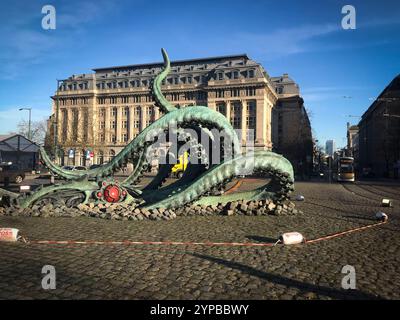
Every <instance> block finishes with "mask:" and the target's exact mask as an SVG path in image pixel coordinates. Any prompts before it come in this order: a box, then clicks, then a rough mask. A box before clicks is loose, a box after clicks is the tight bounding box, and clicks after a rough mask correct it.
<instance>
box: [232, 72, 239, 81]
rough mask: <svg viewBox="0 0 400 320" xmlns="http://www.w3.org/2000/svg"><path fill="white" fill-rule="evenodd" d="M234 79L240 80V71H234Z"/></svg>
mask: <svg viewBox="0 0 400 320" xmlns="http://www.w3.org/2000/svg"><path fill="white" fill-rule="evenodd" d="M233 79H239V72H238V71H234V72H233Z"/></svg>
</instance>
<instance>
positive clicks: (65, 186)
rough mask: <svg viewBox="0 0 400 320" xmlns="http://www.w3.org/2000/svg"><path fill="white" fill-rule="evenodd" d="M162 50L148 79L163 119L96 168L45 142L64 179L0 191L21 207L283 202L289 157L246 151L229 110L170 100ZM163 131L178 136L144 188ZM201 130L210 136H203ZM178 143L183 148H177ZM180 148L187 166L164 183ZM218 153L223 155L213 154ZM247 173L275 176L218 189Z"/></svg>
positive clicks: (290, 170)
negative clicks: (74, 167)
mask: <svg viewBox="0 0 400 320" xmlns="http://www.w3.org/2000/svg"><path fill="white" fill-rule="evenodd" d="M161 51H162V55H163V59H164V67H163V70H162V71H161V72H160V73H159V74H158V75H157V76H156V78H155V79H154V81H153V82H152V83H151V89H152V94H153V96H154V100H155V103H156V106H157V107H158V108H160V111H161V112H162V113H163V115H162V116H161V117H160V118H159V119H158V120H156V121H155V122H153V123H151V124H150V125H149V126H147V127H146V128H145V129H144V130H143V131H142V132H140V133H139V134H138V135H137V136H136V137H135V138H134V139H133V140H132V141H131V142H130V143H129V144H128V145H127V146H126V147H125V148H124V149H123V150H122V151H121V152H119V153H118V154H117V155H116V156H115V157H114V158H113V159H112V160H111V161H110V162H108V163H107V164H104V165H102V166H99V167H97V168H95V169H91V170H85V171H70V170H65V169H63V168H61V167H60V166H58V165H56V164H54V163H53V162H52V161H51V159H50V158H49V156H48V154H47V153H46V151H45V150H44V149H43V148H41V149H40V155H41V158H42V161H43V163H44V164H45V165H46V166H47V168H48V169H49V170H50V171H51V172H52V173H53V174H54V175H57V176H58V177H59V178H62V179H63V181H62V182H61V183H58V184H55V185H49V186H45V187H40V188H38V189H37V190H35V191H33V192H32V193H30V194H16V193H12V192H9V191H6V190H4V189H0V195H2V196H3V197H7V198H9V200H10V201H9V203H10V204H11V205H13V206H16V207H19V208H28V207H30V206H33V205H35V204H40V203H42V204H43V203H46V202H52V203H62V204H63V205H66V206H67V207H72V206H77V205H79V204H80V203H83V204H89V203H95V204H99V203H107V202H108V203H125V204H129V203H133V202H135V203H140V206H141V207H142V208H147V209H154V208H164V209H174V208H178V207H182V206H185V205H189V204H195V205H196V204H200V205H203V204H205V205H217V204H226V203H228V202H230V201H239V200H244V201H253V200H265V199H268V200H272V201H274V202H282V201H284V200H285V199H287V198H288V195H289V193H290V192H291V191H293V182H294V177H293V168H292V165H291V163H290V162H289V161H288V160H287V159H286V158H284V157H283V156H281V155H278V154H276V153H273V152H270V151H254V152H247V153H245V154H243V153H242V149H241V146H240V143H239V138H238V135H237V134H236V132H235V130H234V129H233V127H232V126H231V124H230V122H229V120H228V119H227V118H226V117H225V116H224V115H222V114H221V113H219V112H217V111H215V110H212V109H210V108H208V107H206V106H187V107H183V108H178V107H175V106H173V105H172V104H171V103H170V102H169V101H167V99H166V98H165V97H164V95H163V93H162V91H161V84H162V81H163V80H164V79H165V78H166V76H167V74H168V73H169V72H170V69H171V67H170V60H169V58H168V55H167V53H166V51H165V50H164V49H162V50H161ZM221 132H223V133H224V134H223V137H222V138H221V135H219V134H216V133H221ZM194 133H195V134H194ZM165 134H169V135H171V134H173V135H175V137H177V139H176V141H173V140H174V139H170V140H169V141H167V144H166V145H167V153H166V159H167V160H168V161H166V162H165V163H163V164H160V165H159V170H158V173H157V174H156V176H155V177H154V179H153V180H152V181H151V182H150V183H149V184H148V185H147V186H145V187H144V188H141V189H139V187H138V183H139V181H140V178H141V177H142V176H143V174H144V172H145V171H147V170H148V168H149V165H150V164H149V162H150V160H149V153H150V149H151V148H154V145H156V144H157V143H159V142H160V141H158V140H159V139H160V136H161V135H165ZM199 136H202V137H206V138H205V139H201V141H199V139H198V137H199ZM167 140H168V139H167ZM204 140H205V141H204ZM205 142H207V143H205ZM222 142H223V143H222ZM209 146H211V147H209ZM177 147H180V148H179V151H178V148H177ZM182 150H184V151H185V152H188V154H189V164H188V166H187V168H186V170H185V171H184V174H183V176H182V177H181V178H180V179H178V180H177V181H175V182H173V183H172V184H169V185H165V181H166V178H167V177H168V176H169V175H170V173H171V168H172V166H173V165H174V163H175V162H174V161H176V159H178V157H179V154H181V153H182ZM216 154H218V155H221V154H222V155H223V156H219V157H215V155H216ZM216 158H218V159H216ZM215 159H216V160H215ZM129 162H130V163H132V164H133V170H132V173H131V174H130V175H129V176H128V177H127V178H126V179H125V180H123V181H117V180H116V179H115V178H114V177H113V174H114V172H116V171H118V170H120V169H121V168H122V167H123V166H125V165H126V164H127V163H129ZM249 174H258V175H264V176H268V177H269V178H270V179H268V180H267V183H266V184H265V185H264V186H262V187H258V188H256V189H254V190H251V191H244V192H236V193H229V194H224V193H223V192H218V191H221V190H223V189H224V187H225V186H226V185H227V184H228V183H229V182H230V181H232V179H234V178H236V177H238V176H243V175H249Z"/></svg>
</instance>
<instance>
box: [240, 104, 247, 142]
mask: <svg viewBox="0 0 400 320" xmlns="http://www.w3.org/2000/svg"><path fill="white" fill-rule="evenodd" d="M240 104H241V105H242V109H241V120H242V128H241V129H242V145H245V144H246V142H247V137H246V133H247V122H246V116H247V102H246V101H244V100H241V101H240Z"/></svg>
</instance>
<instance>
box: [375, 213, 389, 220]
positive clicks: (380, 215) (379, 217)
mask: <svg viewBox="0 0 400 320" xmlns="http://www.w3.org/2000/svg"><path fill="white" fill-rule="evenodd" d="M375 218H376V220H379V221H386V220H387V219H388V216H387V214H386V213H384V212H381V211H379V212H377V213H376V215H375Z"/></svg>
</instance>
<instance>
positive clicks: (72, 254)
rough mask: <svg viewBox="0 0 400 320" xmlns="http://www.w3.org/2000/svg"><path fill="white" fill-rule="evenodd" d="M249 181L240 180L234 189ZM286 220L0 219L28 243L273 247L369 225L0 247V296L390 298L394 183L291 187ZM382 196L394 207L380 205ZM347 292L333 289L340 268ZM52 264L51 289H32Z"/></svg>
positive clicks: (397, 249) (254, 237)
mask: <svg viewBox="0 0 400 320" xmlns="http://www.w3.org/2000/svg"><path fill="white" fill-rule="evenodd" d="M249 184H254V185H255V184H257V180H254V179H252V180H249V181H248V182H247V183H244V184H243V187H244V188H245V187H247V186H248V185H249ZM297 193H300V194H303V195H304V196H305V199H306V200H305V201H304V202H296V205H297V207H298V208H299V209H301V210H302V211H303V213H301V214H297V215H295V216H261V217H259V216H256V217H254V216H201V217H178V218H177V219H175V220H171V221H127V222H122V221H113V220H103V219H94V218H47V219H46V218H23V217H0V227H16V228H19V229H20V230H21V232H22V233H23V234H24V235H26V236H27V237H28V238H29V239H32V240H127V239H129V240H147V241H164V240H170V241H216V242H220V241H224V242H227V241H234V242H249V241H251V242H272V241H275V239H276V238H277V236H278V235H280V234H282V233H284V232H289V231H298V232H301V233H302V234H303V235H305V236H306V238H308V239H312V238H316V237H319V236H323V235H327V234H331V233H334V232H338V231H344V230H347V229H350V228H352V227H357V226H362V225H366V224H371V223H374V220H373V219H372V217H373V216H374V214H375V212H377V211H378V210H382V209H384V210H383V211H384V212H386V213H388V214H389V217H390V219H389V222H388V223H387V224H385V225H383V226H378V227H375V228H371V229H368V230H366V231H362V232H357V233H352V234H348V235H345V236H342V237H338V238H335V239H331V240H327V241H322V242H318V243H314V244H305V245H295V246H276V247H212V246H205V247H199V246H196V247H195V246H154V245H153V246H151V245H138V246H127V245H119V246H117V245H114V246H113V245H68V246H67V245H37V244H23V243H0V299H31V298H33V299H376V298H378V299H379V298H381V299H399V298H400V290H399V289H400V275H399V273H398V270H399V269H398V266H399V264H400V237H399V230H400V223H399V217H400V209H399V208H400V207H399V204H400V187H399V186H395V185H384V184H383V185H382V184H381V185H380V184H368V183H363V184H343V185H342V184H326V183H316V182H298V183H296V192H295V193H294V194H297ZM384 196H386V197H389V198H391V199H393V200H394V208H381V207H380V201H381V199H382V198H383V197H384ZM347 264H349V265H352V266H354V267H355V270H356V281H357V282H356V286H357V289H356V290H344V289H341V280H342V277H343V276H344V274H342V273H341V270H342V267H343V266H344V265H347ZM44 265H53V266H55V268H56V272H57V288H56V289H55V290H43V289H41V279H42V274H41V269H42V267H43V266H44Z"/></svg>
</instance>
